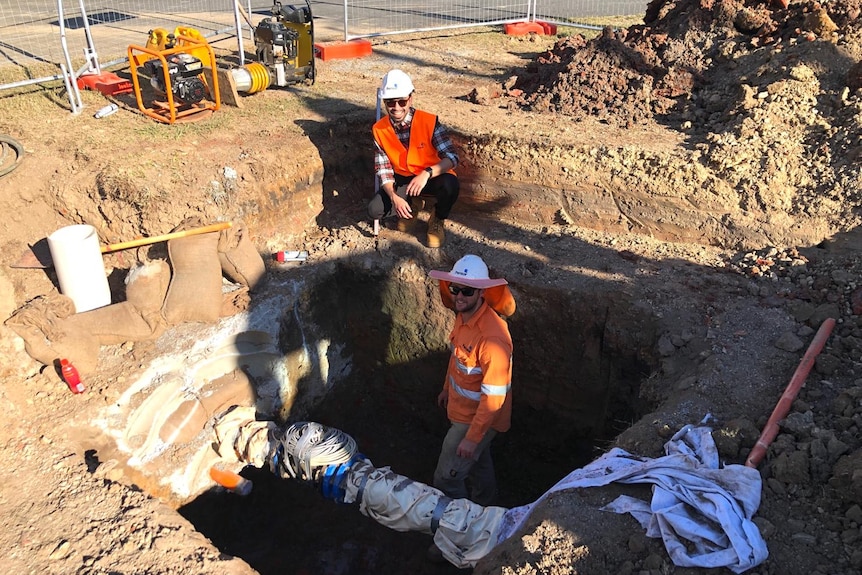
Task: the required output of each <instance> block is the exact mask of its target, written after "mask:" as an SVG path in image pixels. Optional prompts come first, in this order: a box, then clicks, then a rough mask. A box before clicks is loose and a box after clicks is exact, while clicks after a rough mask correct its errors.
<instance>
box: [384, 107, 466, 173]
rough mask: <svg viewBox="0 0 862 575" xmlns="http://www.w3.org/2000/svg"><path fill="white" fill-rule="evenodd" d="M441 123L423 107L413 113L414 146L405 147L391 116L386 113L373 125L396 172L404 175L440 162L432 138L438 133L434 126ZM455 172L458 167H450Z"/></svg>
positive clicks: (411, 138)
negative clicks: (424, 110) (393, 125)
mask: <svg viewBox="0 0 862 575" xmlns="http://www.w3.org/2000/svg"><path fill="white" fill-rule="evenodd" d="M436 125H437V116H435V115H434V114H430V113H428V112H423V111H422V110H415V111H414V112H413V121H412V122H411V123H410V146H409V147H408V148H405V147H404V144H402V143H401V140H399V139H398V134H396V133H395V128H393V127H392V121H391V120H390V119H389V116H384V117H382V118H381V119H380V120H378V121H377V122H375V124H374V126H373V127H372V128H371V132H372V134H373V135H374V139H375V140H377V143H378V144H380V147H381V148H383V151H384V152H386V155H387V156H388V157H389V162H390V163H391V164H392V169H393V170H395V173H396V174H401V175H402V176H415V175H417V174H419V173H420V172H421V171H422V170H424V169H425V168H428V167H430V166H433V165H435V164H437V163H438V162H440V156H439V154H437V148H435V147H434V143H433V142H432V141H431V140H432V137H433V136H434V127H435V126H436ZM449 173H451V174H454V173H455V171H454V170H449Z"/></svg>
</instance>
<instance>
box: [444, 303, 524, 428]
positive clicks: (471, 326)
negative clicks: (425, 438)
mask: <svg viewBox="0 0 862 575" xmlns="http://www.w3.org/2000/svg"><path fill="white" fill-rule="evenodd" d="M449 344H450V347H451V349H452V356H451V357H450V358H449V368H448V369H447V371H446V383H445V384H444V385H445V386H446V387H447V388H448V392H449V404H448V407H447V411H446V413H447V415H448V417H449V420H450V421H454V422H457V423H466V424H468V425H469V426H470V429H469V430H467V435H466V436H465V438H466V439H468V440H470V441H473V442H475V443H479V442H480V441H481V440H482V438H483V437H484V436H485V433H486V432H487V431H488V429H495V430H496V431H498V432H500V433H502V432H504V431H508V430H509V427H510V426H511V422H512V393H511V388H512V337H511V336H510V335H509V327H508V325H506V322H505V321H504V320H503V318H501V317H500V316H499V315H497V314H496V313H495V312H494V310H493V309H491V308H490V307H489V306H488V304H487V302H482V305H481V306H480V307H479V309H478V310H476V313H474V314H473V316H472V317H471V318H470V320H469V321H467V322H466V323H465V322H464V321H463V320H462V319H461V314H458V316H457V317H456V318H455V327H454V328H453V329H452V333H451V334H450V335H449Z"/></svg>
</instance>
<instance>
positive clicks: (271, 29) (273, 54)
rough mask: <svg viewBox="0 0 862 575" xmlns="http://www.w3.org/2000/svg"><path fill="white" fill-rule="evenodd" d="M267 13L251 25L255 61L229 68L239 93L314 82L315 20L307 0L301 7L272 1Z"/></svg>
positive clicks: (250, 92) (251, 92)
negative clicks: (267, 14) (240, 66)
mask: <svg viewBox="0 0 862 575" xmlns="http://www.w3.org/2000/svg"><path fill="white" fill-rule="evenodd" d="M270 13H271V14H272V16H271V17H268V18H264V19H263V20H261V22H260V23H259V24H258V25H257V26H255V27H254V47H255V58H256V60H257V61H256V62H253V63H251V64H246V65H245V66H243V67H242V68H235V69H233V70H231V75H232V77H233V80H234V82H235V84H236V89H237V91H239V92H245V93H248V94H253V93H255V92H260V91H262V90H266V89H267V88H269V87H270V86H278V87H284V86H288V85H290V84H296V83H299V82H305V81H310V82H312V83H313V82H314V74H315V70H314V22H313V21H312V17H311V5H310V4H309V2H308V0H306V2H305V6H304V7H300V8H296V7H294V6H282V4H281V2H279V1H278V0H275V1H274V2H273V5H272V8H271V9H270Z"/></svg>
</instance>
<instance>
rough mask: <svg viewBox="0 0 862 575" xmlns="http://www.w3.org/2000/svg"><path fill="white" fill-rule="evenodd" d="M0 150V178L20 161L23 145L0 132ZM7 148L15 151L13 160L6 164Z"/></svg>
mask: <svg viewBox="0 0 862 575" xmlns="http://www.w3.org/2000/svg"><path fill="white" fill-rule="evenodd" d="M0 150H2V153H0V178H2V177H3V176H5V175H6V174H8V173H9V172H11V171H12V170H14V169H15V168H17V167H18V165H19V164H20V163H21V159H22V158H23V157H24V147H23V146H22V145H21V144H19V143H18V142H17V141H16V140H14V139H12V138H10V137H9V136H4V135H3V134H0ZM8 150H12V151H13V152H14V153H15V160H14V161H13V162H12V163H11V164H8V165H6V164H7V160H6V154H8V153H9V152H8Z"/></svg>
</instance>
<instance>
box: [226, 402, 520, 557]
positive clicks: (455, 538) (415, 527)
mask: <svg viewBox="0 0 862 575" xmlns="http://www.w3.org/2000/svg"><path fill="white" fill-rule="evenodd" d="M215 434H216V442H215V445H216V448H217V451H218V452H219V455H220V456H221V457H222V458H223V459H226V460H230V461H235V462H239V463H246V464H252V465H256V466H262V465H263V464H265V463H268V464H269V466H270V469H271V470H272V471H273V472H274V473H276V474H277V475H279V476H280V477H282V478H286V479H287V478H289V479H298V480H303V481H312V482H314V483H315V484H316V485H318V486H319V487H320V488H321V492H322V494H323V496H324V497H326V498H329V499H333V500H334V501H336V502H339V503H357V504H358V505H359V511H360V512H361V513H362V514H363V515H365V516H367V517H370V518H372V519H374V520H375V521H377V522H378V523H380V524H381V525H384V526H386V527H389V528H390V529H394V530H395V531H419V532H421V533H426V534H428V535H432V536H433V538H434V544H435V545H436V546H437V548H438V549H440V551H441V552H442V554H443V557H445V558H446V560H447V561H449V563H452V564H453V565H455V566H457V567H459V568H466V567H475V565H476V562H477V561H479V559H481V558H482V557H484V556H485V555H487V554H488V553H489V552H490V551H491V549H493V548H494V546H495V545H496V544H497V541H498V536H499V534H500V529H501V525H502V520H503V517H504V515H505V514H506V512H507V511H508V510H507V509H505V508H503V507H484V506H482V505H477V504H475V503H473V502H472V501H470V500H468V499H452V498H450V497H447V496H446V495H445V494H444V493H443V492H442V491H440V490H439V489H436V488H434V487H431V486H428V485H425V484H424V483H420V482H418V481H413V480H412V479H409V478H407V477H404V476H403V475H399V474H397V473H395V472H393V471H392V470H391V469H389V468H388V467H382V468H377V467H374V465H373V464H372V463H371V461H369V460H368V459H367V458H366V457H364V456H363V455H361V454H360V453H358V452H357V449H356V444H355V442H354V441H353V439H352V438H351V437H350V436H348V435H346V434H344V433H343V432H341V431H339V430H337V429H333V428H330V427H327V426H324V425H321V424H319V423H315V422H299V423H294V424H292V425H291V426H290V427H288V428H287V429H280V428H279V427H277V426H276V425H275V423H273V422H271V421H257V420H256V419H255V415H254V409H253V408H245V407H234V408H232V409H231V410H229V411H227V412H226V413H225V414H224V415H222V416H221V417H220V418H219V420H218V421H217V422H216V424H215Z"/></svg>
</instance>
